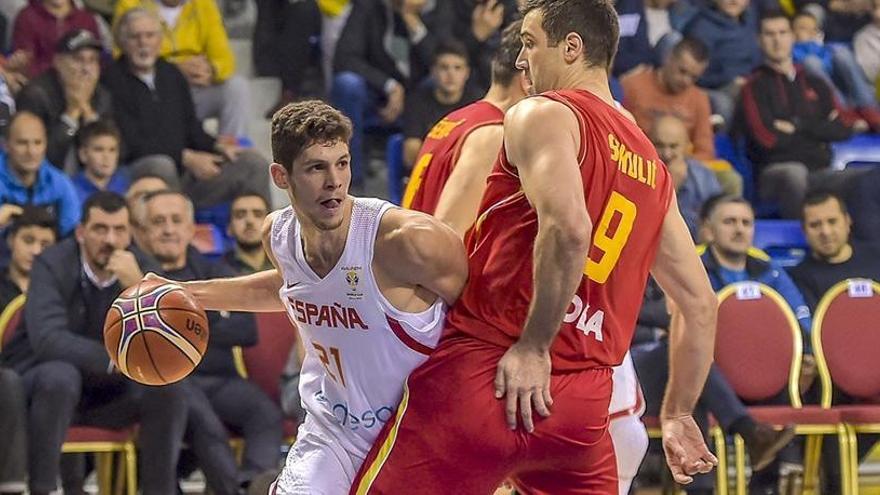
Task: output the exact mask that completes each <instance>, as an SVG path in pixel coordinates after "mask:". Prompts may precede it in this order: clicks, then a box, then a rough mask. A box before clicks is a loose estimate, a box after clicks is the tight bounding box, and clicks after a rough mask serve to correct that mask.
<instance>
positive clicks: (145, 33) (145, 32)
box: [121, 16, 162, 71]
mask: <svg viewBox="0 0 880 495" xmlns="http://www.w3.org/2000/svg"><path fill="white" fill-rule="evenodd" d="M121 38H122V47H121V48H122V52H123V53H125V56H126V57H127V58H128V63H130V64H131V65H132V66H133V67H134V68H135V69H136V70H139V71H150V70H152V69H153V67H154V66H155V65H156V59H157V58H158V57H159V47H160V46H161V44H162V26H160V25H159V21H157V20H156V19H153V18H151V17H144V16H140V17H135V18H134V19H131V20H130V21H129V23H128V27H127V29H125V30H124V32H123V36H121Z"/></svg>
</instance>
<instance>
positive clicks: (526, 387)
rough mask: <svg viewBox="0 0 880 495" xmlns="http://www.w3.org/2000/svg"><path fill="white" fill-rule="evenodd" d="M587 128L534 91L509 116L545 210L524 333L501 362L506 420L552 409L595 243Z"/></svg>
mask: <svg viewBox="0 0 880 495" xmlns="http://www.w3.org/2000/svg"><path fill="white" fill-rule="evenodd" d="M580 134H581V131H580V128H579V126H578V122H577V120H576V117H575V115H574V114H573V113H572V111H571V110H570V109H568V108H567V107H565V106H564V105H562V104H561V103H558V102H555V101H552V100H548V99H545V98H528V99H526V100H523V101H521V102H520V103H518V104H517V105H515V106H514V107H513V108H511V109H510V110H509V111H508V113H507V116H506V117H505V119H504V136H505V138H504V142H505V148H506V152H507V156H508V158H509V159H510V161H511V163H512V164H513V165H514V166H516V168H517V171H518V173H519V176H520V181H521V182H522V188H523V191H524V192H525V194H526V197H527V198H528V200H529V202H530V203H531V204H532V206H533V207H534V208H535V211H536V212H537V215H538V235H537V237H536V238H535V252H534V294H533V296H532V301H531V306H530V307H529V314H528V317H527V318H526V322H525V326H524V327H523V332H522V336H521V337H520V339H519V341H518V342H517V343H516V344H514V345H513V346H512V347H511V348H510V349H509V350H508V351H507V353H506V354H505V355H504V357H503V358H502V359H501V361H500V362H499V363H498V371H497V374H496V377H495V396H496V397H497V398H501V397H503V396H505V395H506V397H507V399H506V401H507V404H506V410H507V422H508V425H509V426H510V428H511V429H515V428H516V422H517V418H516V411H517V406H518V408H519V412H520V417H521V419H522V421H523V426H525V428H526V430H527V431H532V430H533V429H534V425H533V421H532V405H533V404H534V407H535V409H536V410H537V411H538V413H539V414H541V415H542V416H548V415H549V414H550V411H549V406H550V405H551V404H552V397H550V368H551V365H550V352H549V351H550V345H551V344H552V343H553V340H554V339H555V338H556V334H557V333H558V332H559V328H560V325H561V324H562V318H563V316H564V315H565V310H566V308H568V305H569V304H570V303H571V299H572V297H573V296H574V293H575V291H576V290H577V287H578V284H579V283H580V281H581V278H582V274H583V271H584V262H585V261H586V259H587V251H588V249H589V245H590V232H591V230H592V223H591V222H590V217H589V215H588V214H587V207H586V202H585V199H584V188H583V182H582V179H581V173H580V165H579V161H578V151H579V149H580V139H581V138H580Z"/></svg>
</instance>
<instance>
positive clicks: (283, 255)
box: [271, 198, 446, 457]
mask: <svg viewBox="0 0 880 495" xmlns="http://www.w3.org/2000/svg"><path fill="white" fill-rule="evenodd" d="M392 207H394V206H393V205H392V204H391V203H388V202H386V201H382V200H379V199H367V198H355V199H354V205H353V207H352V212H351V226H350V227H349V231H348V238H347V241H346V244H345V248H344V251H343V253H342V256H341V257H340V259H339V262H338V263H337V264H336V266H335V267H334V268H333V270H331V271H330V272H329V273H328V274H327V276H325V277H324V278H320V277H318V275H316V274H315V272H314V271H313V270H312V269H311V267H309V265H308V263H306V260H305V256H304V254H303V242H302V237H301V232H300V227H301V225H300V223H299V222H298V221H297V218H296V215H295V213H294V211H293V208H291V207H288V208H286V209H284V210H282V211H280V212H279V213H278V214H277V215H276V216H275V218H274V220H273V223H272V237H271V247H272V252H273V254H274V255H275V259H276V260H277V261H278V265H279V266H278V268H279V270H280V271H281V275H282V276H283V278H284V286H282V288H281V290H280V291H279V294H280V296H281V300H282V301H283V302H284V305H285V307H286V308H287V313H288V314H289V315H290V318H291V319H292V320H293V322H294V323H295V324H296V326H297V328H298V329H299V334H300V336H301V338H302V339H303V344H304V347H305V350H306V357H305V360H304V362H303V365H302V372H301V374H300V383H299V390H300V394H301V397H302V401H303V407H304V408H305V410H306V412H307V413H308V414H309V415H310V416H311V417H312V418H313V419H314V420H315V421H317V422H318V423H319V424H320V426H322V427H323V428H325V429H326V430H327V431H328V432H329V433H330V434H332V435H333V436H334V437H336V438H335V439H336V440H338V442H339V444H340V445H341V446H342V447H343V448H344V449H345V450H346V451H347V452H349V453H351V454H354V455H357V456H359V457H365V456H366V454H367V452H368V451H369V449H370V446H371V445H372V443H373V440H374V439H375V438H376V436H377V435H378V434H379V431H380V430H381V429H382V426H383V425H384V424H385V422H386V421H388V420H389V419H390V418H391V416H392V415H393V413H394V410H395V409H396V408H397V404H398V402H399V401H400V398H401V395H402V392H403V383H404V381H405V380H406V378H407V376H408V375H409V373H410V372H411V371H412V370H413V369H414V368H415V367H417V366H418V365H420V364H421V363H422V362H424V361H425V359H427V357H428V354H429V353H430V352H431V350H432V349H433V348H434V347H435V346H436V344H437V340H438V339H439V338H440V333H441V331H442V329H443V321H444V317H445V312H446V306H445V304H444V303H443V301H442V300H441V299H440V298H438V299H437V301H436V302H435V303H434V304H433V305H432V306H431V307H430V308H428V309H427V310H425V311H423V312H421V313H405V312H402V311H399V310H397V309H396V308H394V307H393V306H392V305H391V303H389V302H388V300H386V299H385V297H384V296H383V295H382V293H381V291H380V290H379V287H378V285H377V284H376V280H375V278H374V277H373V271H372V263H373V248H374V245H375V240H376V233H377V231H378V229H379V222H380V220H381V218H382V215H383V214H384V213H385V212H386V211H388V209H390V208H392Z"/></svg>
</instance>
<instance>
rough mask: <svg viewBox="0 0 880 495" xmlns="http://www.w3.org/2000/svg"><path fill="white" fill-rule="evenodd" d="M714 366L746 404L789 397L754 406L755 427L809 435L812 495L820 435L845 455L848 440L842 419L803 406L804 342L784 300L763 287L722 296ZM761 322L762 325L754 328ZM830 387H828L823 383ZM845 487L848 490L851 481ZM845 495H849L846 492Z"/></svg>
mask: <svg viewBox="0 0 880 495" xmlns="http://www.w3.org/2000/svg"><path fill="white" fill-rule="evenodd" d="M718 299H719V307H718V327H717V328H718V330H717V334H716V339H715V363H716V364H717V366H718V367H719V369H720V370H721V371H722V372H723V373H724V376H725V377H726V378H727V379H728V381H729V382H730V385H731V386H732V387H733V389H734V391H736V393H737V395H738V396H739V397H740V398H742V399H743V401H745V402H747V403H748V402H752V403H754V402H759V401H769V400H771V399H774V398H776V397H778V396H780V395H783V394H784V393H785V392H786V391H787V394H788V401H787V402H788V404H787V405H779V406H771V405H767V406H751V407H749V413H750V414H751V416H752V417H753V418H754V419H755V421H760V422H765V423H770V424H772V425H775V426H777V427H782V426H784V425H786V424H789V423H794V424H795V425H796V428H795V432H796V433H797V434H798V435H805V436H806V437H807V439H806V447H805V459H804V493H814V492H815V487H816V484H817V479H818V468H819V457H820V452H821V451H820V449H821V440H820V439H821V436H822V435H837V437H838V441H839V442H840V444H841V447H842V449H841V450H842V451H844V450H848V443H849V435H848V432H847V430H846V428H845V426H844V425H843V423H842V422H841V419H840V414H839V413H837V412H836V411H832V410H830V409H827V408H822V407H820V406H803V405H802V403H801V397H800V391H799V390H798V381H799V377H800V371H801V370H800V368H801V360H802V355H803V339H802V336H801V330H800V326H799V325H798V322H797V319H796V318H795V316H794V314H793V313H792V311H791V308H790V307H789V306H788V304H787V303H786V302H785V299H783V298H782V296H780V295H779V293H778V292H776V291H775V290H773V289H772V288H771V287H768V286H766V285H763V284H758V283H755V282H742V283H738V284H732V285H729V286H727V287H725V288H724V289H722V290H721V291H720V292H719V293H718ZM756 322H760V324H756ZM821 383H822V385H823V387H826V386H828V385H826V384H825V383H824V381H821ZM734 449H735V453H736V455H735V458H736V478H737V494H745V493H746V480H745V443H744V441H743V439H742V438H741V437H739V436H738V435H737V436H735V438H734ZM840 462H841V472H843V473H845V476H846V477H848V475H849V473H848V466H849V457H848V456H846V455H841V459H840ZM844 486H845V487H846V486H849V485H848V481H846V482H845V483H844ZM843 495H850V492H849V491H848V490H846V491H844V492H843Z"/></svg>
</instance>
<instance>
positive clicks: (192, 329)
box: [104, 280, 208, 385]
mask: <svg viewBox="0 0 880 495" xmlns="http://www.w3.org/2000/svg"><path fill="white" fill-rule="evenodd" d="M104 347H106V348H107V353H108V354H110V359H111V360H113V364H114V365H116V367H117V368H118V369H119V371H121V372H122V373H123V374H124V375H125V376H127V377H129V378H131V379H132V380H134V381H136V382H139V383H143V384H145V385H167V384H169V383H174V382H177V381H180V380H182V379H184V378H186V376H187V375H189V374H190V373H192V371H193V370H194V369H195V367H196V366H198V364H199V363H200V362H201V361H202V356H204V355H205V350H206V349H207V347H208V318H207V316H206V315H205V310H203V309H202V308H201V307H200V306H199V304H198V303H197V302H196V300H195V299H194V298H193V297H192V295H190V294H189V293H188V292H187V291H186V290H184V289H183V287H181V286H179V285H177V284H173V283H164V282H160V281H152V280H150V281H141V282H139V283H138V284H137V285H135V286H133V287H129V288H128V289H126V290H125V291H124V292H123V293H122V294H120V295H119V297H117V298H116V300H115V301H113V305H112V306H111V307H110V310H109V311H107V319H106V320H104Z"/></svg>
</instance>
